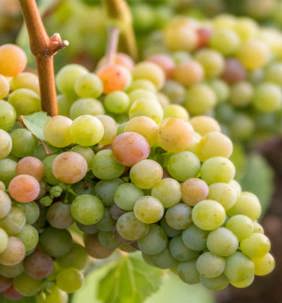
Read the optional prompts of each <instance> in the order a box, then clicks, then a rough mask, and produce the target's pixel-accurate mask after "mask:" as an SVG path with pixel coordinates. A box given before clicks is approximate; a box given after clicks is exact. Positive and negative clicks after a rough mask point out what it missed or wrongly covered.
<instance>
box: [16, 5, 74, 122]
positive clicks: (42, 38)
mask: <svg viewBox="0 0 282 303" xmlns="http://www.w3.org/2000/svg"><path fill="white" fill-rule="evenodd" d="M19 1H20V4H21V8H22V13H23V16H24V19H25V23H26V26H27V30H28V34H29V40H30V49H31V51H32V53H33V55H34V56H35V58H36V63H37V70H38V76H39V83H40V95H41V103H42V109H43V110H44V111H46V112H47V113H48V114H49V115H51V116H55V115H57V114H58V106H57V98H56V85H55V74H54V55H55V54H56V53H57V51H59V50H60V49H62V48H64V47H66V46H68V44H69V43H68V41H63V40H62V39H61V36H60V35H59V34H58V33H55V34H54V35H52V36H51V37H49V36H48V34H47V32H46V29H45V27H44V25H43V22H42V19H41V16H40V13H39V10H38V7H37V4H36V0H19Z"/></svg>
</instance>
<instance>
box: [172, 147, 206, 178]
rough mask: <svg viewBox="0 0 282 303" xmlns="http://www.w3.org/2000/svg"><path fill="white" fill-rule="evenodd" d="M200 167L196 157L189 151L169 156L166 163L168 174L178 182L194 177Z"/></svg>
mask: <svg viewBox="0 0 282 303" xmlns="http://www.w3.org/2000/svg"><path fill="white" fill-rule="evenodd" d="M200 167H201V163H200V160H199V159H198V157H197V156H196V155H195V154H194V153H192V152H189V151H184V152H180V153H175V154H173V155H171V156H170V157H169V158H168V160H167V163H166V168H167V170H168V172H169V174H170V175H171V176H172V177H173V178H174V179H176V180H178V181H185V180H186V179H189V178H192V177H195V176H196V175H197V174H198V172H199V170H200Z"/></svg>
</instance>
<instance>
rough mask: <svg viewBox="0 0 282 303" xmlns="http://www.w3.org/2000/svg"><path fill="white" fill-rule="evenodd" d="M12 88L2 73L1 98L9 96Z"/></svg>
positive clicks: (0, 77) (0, 78)
mask: <svg viewBox="0 0 282 303" xmlns="http://www.w3.org/2000/svg"><path fill="white" fill-rule="evenodd" d="M9 90H10V85H9V81H8V80H7V78H5V77H4V76H2V75H1V74H0V99H4V98H5V97H7V96H8V94H9Z"/></svg>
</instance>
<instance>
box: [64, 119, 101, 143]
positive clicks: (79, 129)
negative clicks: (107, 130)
mask: <svg viewBox="0 0 282 303" xmlns="http://www.w3.org/2000/svg"><path fill="white" fill-rule="evenodd" d="M70 132H71V137H72V140H73V141H74V142H75V143H76V144H79V145H81V146H92V145H95V144H97V143H98V142H99V141H101V139H102V138H103V136H104V127H103V124H102V122H101V121H100V120H99V119H97V118H96V117H93V116H91V115H83V116H79V117H77V118H76V119H75V120H74V121H73V123H72V125H71V128H70Z"/></svg>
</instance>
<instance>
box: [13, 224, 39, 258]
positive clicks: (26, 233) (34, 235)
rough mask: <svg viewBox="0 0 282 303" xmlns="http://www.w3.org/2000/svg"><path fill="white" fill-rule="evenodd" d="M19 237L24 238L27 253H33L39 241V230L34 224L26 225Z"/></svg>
mask: <svg viewBox="0 0 282 303" xmlns="http://www.w3.org/2000/svg"><path fill="white" fill-rule="evenodd" d="M17 237H19V239H21V240H22V242H23V244H24V246H25V250H26V252H27V254H29V253H31V252H32V251H33V250H34V249H35V248H36V246H37V244H38V242H39V235H38V231H37V229H36V228H35V227H33V226H32V225H25V226H24V228H23V229H22V231H21V232H20V233H19V234H18V235H17Z"/></svg>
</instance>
